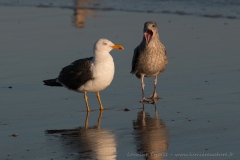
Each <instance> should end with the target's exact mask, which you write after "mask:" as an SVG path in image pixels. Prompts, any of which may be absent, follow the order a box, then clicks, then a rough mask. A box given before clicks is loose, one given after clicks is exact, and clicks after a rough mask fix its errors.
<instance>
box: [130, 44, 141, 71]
mask: <svg viewBox="0 0 240 160" xmlns="http://www.w3.org/2000/svg"><path fill="white" fill-rule="evenodd" d="M139 55H140V51H139V47H136V48H135V49H134V53H133V58H132V70H131V73H132V74H135V73H136V71H137V68H136V67H137V65H138V64H137V63H138V58H139Z"/></svg>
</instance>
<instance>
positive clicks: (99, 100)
mask: <svg viewBox="0 0 240 160" xmlns="http://www.w3.org/2000/svg"><path fill="white" fill-rule="evenodd" d="M96 94H97V99H98V102H99V105H100V110H103V109H104V108H103V106H102V102H101V97H100V94H99V91H98V92H97V93H96Z"/></svg>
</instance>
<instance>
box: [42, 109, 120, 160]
mask: <svg viewBox="0 0 240 160" xmlns="http://www.w3.org/2000/svg"><path fill="white" fill-rule="evenodd" d="M88 116H89V113H87V114H86V121H85V126H84V127H78V128H75V129H61V130H47V131H46V133H47V134H60V135H61V141H63V143H64V144H65V145H66V146H67V147H64V148H65V149H66V151H67V153H74V154H71V155H74V156H77V158H76V159H98V160H116V154H117V149H116V137H115V135H114V134H112V133H111V132H110V131H108V130H104V129H100V123H101V117H102V111H100V114H99V118H98V123H97V126H93V127H89V126H88Z"/></svg>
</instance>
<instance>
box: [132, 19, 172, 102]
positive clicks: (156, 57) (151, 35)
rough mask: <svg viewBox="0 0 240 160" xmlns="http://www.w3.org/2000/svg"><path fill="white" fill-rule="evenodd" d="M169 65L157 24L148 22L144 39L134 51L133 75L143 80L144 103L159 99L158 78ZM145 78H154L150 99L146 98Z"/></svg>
mask: <svg viewBox="0 0 240 160" xmlns="http://www.w3.org/2000/svg"><path fill="white" fill-rule="evenodd" d="M167 64H168V59H167V53H166V49H165V47H164V45H163V44H162V43H161V41H160V39H159V34H158V28H157V23H156V22H146V23H145V24H144V29H143V39H142V42H141V43H140V45H139V46H137V47H136V48H135V49H134V55H133V59H132V70H131V73H132V74H135V75H136V76H137V77H138V78H141V80H142V102H143V101H149V100H150V99H151V100H152V99H159V97H158V96H157V93H156V84H157V76H158V75H159V74H160V73H162V72H163V71H164V69H165V67H166V65H167ZM144 77H155V78H154V92H153V95H152V96H151V97H149V99H146V98H144V86H145V85H144Z"/></svg>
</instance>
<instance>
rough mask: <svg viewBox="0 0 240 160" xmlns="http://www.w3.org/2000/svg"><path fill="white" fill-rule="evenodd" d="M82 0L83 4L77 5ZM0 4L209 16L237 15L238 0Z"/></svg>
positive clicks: (12, 0)
mask: <svg viewBox="0 0 240 160" xmlns="http://www.w3.org/2000/svg"><path fill="white" fill-rule="evenodd" d="M77 1H81V3H82V4H83V5H82V6H76V5H75V4H76V2H77ZM0 6H32V7H61V8H76V7H78V8H83V9H93V10H118V11H128V12H151V13H167V14H180V15H194V16H204V17H211V18H231V19H239V18H240V1H238V0H114V1H113V0H100V1H99V0H0Z"/></svg>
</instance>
